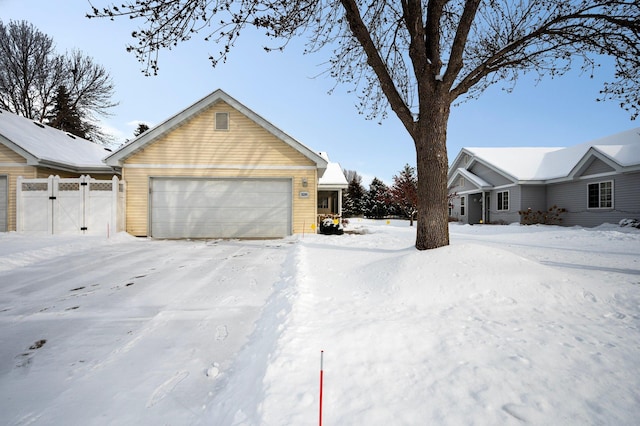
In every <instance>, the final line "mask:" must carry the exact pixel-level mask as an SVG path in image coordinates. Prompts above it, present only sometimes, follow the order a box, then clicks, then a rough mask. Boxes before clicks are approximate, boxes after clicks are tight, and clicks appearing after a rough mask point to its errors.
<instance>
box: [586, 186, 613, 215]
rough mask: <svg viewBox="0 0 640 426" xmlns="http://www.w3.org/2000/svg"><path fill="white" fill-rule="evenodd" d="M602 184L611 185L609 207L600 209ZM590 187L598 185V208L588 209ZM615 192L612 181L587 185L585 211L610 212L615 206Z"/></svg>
mask: <svg viewBox="0 0 640 426" xmlns="http://www.w3.org/2000/svg"><path fill="white" fill-rule="evenodd" d="M603 183H610V184H611V206H608V207H602V206H601V205H600V204H601V199H600V185H602V184H603ZM591 185H598V207H589V187H590V186H591ZM615 195H616V191H615V187H614V181H613V180H603V181H599V182H590V183H588V184H587V209H588V210H611V209H613V208H614V206H615V205H616V204H615V200H616V197H615Z"/></svg>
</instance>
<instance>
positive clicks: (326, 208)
mask: <svg viewBox="0 0 640 426" xmlns="http://www.w3.org/2000/svg"><path fill="white" fill-rule="evenodd" d="M320 155H321V156H322V158H324V159H325V160H327V169H326V170H325V172H324V174H323V175H322V177H321V178H320V180H319V181H318V215H319V216H322V217H329V216H330V217H339V216H342V191H344V190H346V189H347V188H348V187H349V182H347V178H346V177H345V176H344V172H343V171H342V168H341V167H340V164H338V163H332V162H331V161H329V155H328V154H327V153H326V152H321V153H320Z"/></svg>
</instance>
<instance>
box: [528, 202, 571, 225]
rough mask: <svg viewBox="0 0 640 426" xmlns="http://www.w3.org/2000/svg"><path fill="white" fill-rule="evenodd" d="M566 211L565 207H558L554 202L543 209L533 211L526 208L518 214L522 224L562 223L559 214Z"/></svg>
mask: <svg viewBox="0 0 640 426" xmlns="http://www.w3.org/2000/svg"><path fill="white" fill-rule="evenodd" d="M566 211H567V209H563V208H560V207H558V206H556V205H555V204H554V205H553V206H552V207H549V208H548V209H547V210H545V211H542V210H536V211H534V210H532V209H531V208H528V209H527V210H520V211H519V212H518V214H519V215H520V217H521V218H522V220H521V223H522V224H523V225H535V224H543V225H559V224H560V223H562V218H561V217H560V215H561V214H562V213H566Z"/></svg>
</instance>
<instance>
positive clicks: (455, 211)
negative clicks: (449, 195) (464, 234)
mask: <svg viewBox="0 0 640 426" xmlns="http://www.w3.org/2000/svg"><path fill="white" fill-rule="evenodd" d="M462 197H465V198H466V200H465V202H466V203H468V202H469V199H468V198H469V197H467V196H466V195H463V196H458V197H455V198H453V199H452V200H451V204H452V208H451V217H452V218H453V219H456V220H457V221H460V222H464V223H467V211H466V204H465V214H464V216H463V215H462V214H460V199H461V198H462Z"/></svg>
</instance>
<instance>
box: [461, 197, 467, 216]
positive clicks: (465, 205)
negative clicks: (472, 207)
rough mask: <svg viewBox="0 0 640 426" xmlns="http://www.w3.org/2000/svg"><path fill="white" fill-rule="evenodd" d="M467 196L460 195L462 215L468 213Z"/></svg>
mask: <svg viewBox="0 0 640 426" xmlns="http://www.w3.org/2000/svg"><path fill="white" fill-rule="evenodd" d="M466 198H467V197H466V196H464V195H463V196H461V197H460V216H466V215H467V209H466V207H467V203H466V200H465V199H466Z"/></svg>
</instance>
